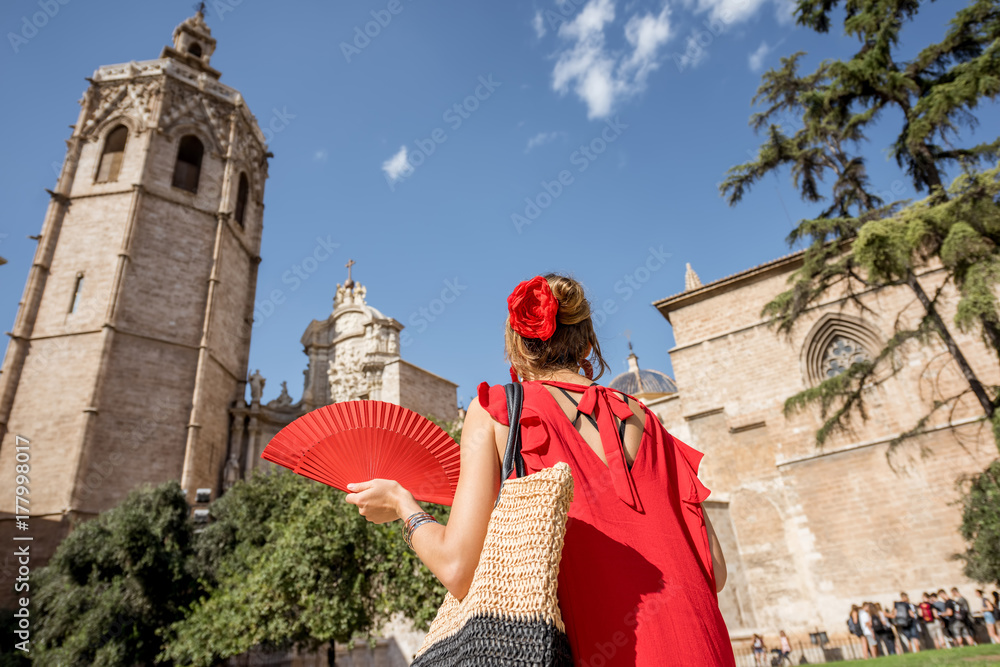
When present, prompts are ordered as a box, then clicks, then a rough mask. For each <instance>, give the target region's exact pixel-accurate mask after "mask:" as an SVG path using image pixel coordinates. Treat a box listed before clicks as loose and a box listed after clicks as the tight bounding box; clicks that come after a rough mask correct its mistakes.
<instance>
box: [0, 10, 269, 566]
mask: <svg viewBox="0 0 1000 667" xmlns="http://www.w3.org/2000/svg"><path fill="white" fill-rule="evenodd" d="M215 47H216V40H215V39H214V38H213V37H212V34H211V31H210V30H209V28H208V26H207V25H206V24H205V21H204V16H203V15H202V13H201V11H199V12H198V13H197V14H196V15H195V16H192V17H191V18H189V19H187V20H186V21H184V22H183V23H181V24H180V25H179V26H177V28H176V30H174V33H173V46H167V47H164V49H163V51H162V53H161V54H160V57H159V58H158V59H156V60H146V61H141V62H136V61H132V62H130V63H126V64H122V65H107V66H104V67H101V68H99V69H98V70H97V71H96V72H95V73H94V75H93V77H92V78H91V79H88V81H89V82H90V87H89V88H88V89H87V90H86V92H85V93H84V96H83V99H82V100H81V101H80V104H81V107H82V109H81V110H80V116H79V119H78V120H77V123H76V125H75V126H73V133H72V136H70V138H69V140H68V141H67V142H66V143H67V146H68V148H67V152H66V158H65V160H64V162H63V167H62V172H61V174H60V176H59V180H58V182H57V183H56V186H55V189H54V190H53V191H51V193H50V194H51V201H50V203H49V206H48V210H47V212H46V215H45V220H44V223H43V225H42V232H41V237H40V240H39V245H38V249H37V251H36V253H35V259H34V263H33V264H32V267H31V270H30V272H29V274H28V280H27V284H26V286H25V289H24V296H23V298H22V300H21V303H20V308H19V310H18V313H17V319H16V320H15V323H14V327H13V331H12V332H11V333H10V337H11V341H10V343H9V345H8V348H7V354H6V356H5V358H4V362H3V371H2V375H0V470H4V471H6V472H5V474H7V473H10V474H13V470H14V467H13V466H14V459H15V456H14V455H15V451H14V443H15V438H18V439H20V438H26V439H27V440H28V441H29V442H30V453H31V461H30V465H31V517H32V527H31V530H32V532H35V533H36V537H35V540H36V541H35V544H36V545H37V549H38V550H39V551H42V552H43V553H44V552H46V548H45V547H44V546H43V544H41V543H40V542H39V541H41V542H46V541H47V542H48V544H49V546H50V547H52V546H53V545H54V544H55V543H57V542H58V540H60V539H61V538H62V536H63V535H64V534H65V532H66V531H67V530H68V529H69V528H70V527H71V525H72V523H73V521H74V520H75V519H78V518H86V517H89V516H92V515H94V514H96V513H98V512H101V511H103V510H106V509H108V508H110V507H112V506H114V505H116V504H117V503H118V502H119V501H120V500H121V499H122V498H123V497H124V496H125V495H126V494H127V493H128V491H129V490H131V489H132V488H134V487H135V486H137V485H139V484H141V483H143V482H151V483H160V482H163V481H166V480H170V479H176V480H180V482H181V485H182V486H183V487H184V488H185V489H186V490H187V492H188V498H189V500H192V501H193V500H194V496H195V492H196V490H197V489H208V490H210V491H209V493H208V494H206V493H204V492H203V493H202V494H200V495H202V496H205V495H211V496H212V497H214V495H215V494H216V493H217V491H218V489H219V486H220V483H221V475H222V467H223V465H224V464H225V455H226V447H227V432H228V427H229V423H228V422H229V412H228V408H229V406H230V404H231V403H232V402H233V401H234V400H235V399H236V398H237V397H238V396H242V395H243V393H244V390H245V384H246V377H247V357H248V354H249V347H250V326H251V321H252V311H253V302H254V292H255V287H256V281H257V265H258V263H259V262H260V256H259V253H260V242H261V229H262V221H263V212H264V205H263V198H264V181H265V180H266V179H267V168H268V164H267V158H268V157H270V153H268V150H267V146H266V144H265V140H264V135H263V134H262V133H261V130H260V128H259V127H258V125H257V122H256V119H255V118H254V116H253V114H251V113H250V111H249V109H248V108H247V106H246V104H245V102H244V100H243V98H242V96H241V95H240V93H239V92H238V91H236V90H234V89H233V88H230V87H229V86H226V85H223V84H222V83H220V82H219V78H220V72H219V71H218V70H216V69H214V68H212V66H211V57H212V53H213V52H214V51H215ZM13 495H14V494H13V493H9V494H6V496H7V497H4V498H2V499H0V538H2V537H3V535H4V534H9V533H10V532H11V531H12V530H13V529H12V527H11V525H12V523H13V522H12V513H13V512H14V506H13V502H14V501H13ZM42 533H45V534H46V535H48V537H47V538H46V537H44V536H43V534H42ZM48 553H51V549H49V550H48Z"/></svg>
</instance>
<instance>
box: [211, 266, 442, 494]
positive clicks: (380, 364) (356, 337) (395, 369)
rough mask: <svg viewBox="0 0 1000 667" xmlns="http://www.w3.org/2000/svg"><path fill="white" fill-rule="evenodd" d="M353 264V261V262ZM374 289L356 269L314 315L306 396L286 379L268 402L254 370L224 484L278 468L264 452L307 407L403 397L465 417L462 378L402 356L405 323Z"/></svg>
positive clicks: (416, 406)
mask: <svg viewBox="0 0 1000 667" xmlns="http://www.w3.org/2000/svg"><path fill="white" fill-rule="evenodd" d="M351 264H353V261H352V262H349V265H351ZM366 295H367V289H366V288H365V286H364V285H362V284H360V283H356V282H354V281H353V280H352V279H351V278H350V273H349V274H348V279H347V281H346V282H345V283H344V284H343V285H339V284H338V285H337V290H336V295H335V296H334V299H333V311H332V312H331V313H330V315H329V317H327V318H326V319H325V320H313V321H312V322H310V323H309V325H308V326H307V327H306V330H305V333H303V334H302V341H301V342H302V347H303V350H304V352H305V354H306V356H307V357H308V359H309V361H308V367H307V368H306V370H305V371H303V375H304V376H305V381H304V386H303V391H302V398H301V399H300V400H299V401H298V402H297V403H293V402H292V397H291V396H290V395H289V393H288V385H287V383H286V382H282V383H281V393H280V394H279V396H278V397H277V398H275V399H273V400H271V401H268V402H267V403H262V399H261V397H262V395H263V390H264V385H265V382H266V379H265V378H264V377H263V376H261V375H260V372H259V371H255V372H254V373H253V374H252V375H251V376H250V377H249V385H250V403H249V404H247V402H246V401H245V400H244V398H243V397H242V396H241V397H238V398H237V399H236V403H235V405H234V407H233V408H232V409H231V411H230V412H231V415H232V419H231V423H232V429H231V432H230V443H229V460H228V461H227V462H226V468H225V471H224V474H223V490H225V489H228V488H229V487H230V486H232V485H233V484H234V483H236V481H237V480H238V479H241V478H246V477H247V476H248V475H249V474H251V473H252V471H253V469H254V468H257V467H260V468H265V469H271V468H273V467H274V464H273V463H270V462H269V461H264V460H262V459H261V458H260V454H261V452H262V451H263V450H264V447H265V446H266V445H267V443H268V442H269V441H270V439H271V438H272V437H274V435H275V434H276V433H277V432H278V431H280V430H281V429H282V428H284V427H285V426H287V425H288V424H289V423H291V422H292V421H294V420H295V419H297V418H299V417H301V416H302V415H304V414H306V413H307V412H311V411H312V410H315V409H316V408H319V407H321V406H324V405H330V404H331V403H340V402H343V401H357V400H373V401H386V402H388V403H395V404H397V405H401V406H403V407H404V408H408V409H410V410H413V411H414V412H416V413H418V414H422V415H427V416H430V417H434V418H436V419H438V420H440V421H445V422H451V421H454V420H456V419H458V418H459V416H460V413H459V409H458V398H457V385H456V384H455V383H454V382H451V381H450V380H446V379H444V378H442V377H439V376H437V375H435V374H433V373H431V372H430V371H427V370H424V369H423V368H420V367H419V366H416V365H415V364H412V363H410V362H408V361H405V360H404V359H403V358H402V357H401V356H400V340H399V334H400V331H402V329H403V325H402V324H400V323H399V322H398V321H396V320H395V319H393V318H391V317H386V316H385V315H383V314H382V313H381V312H380V311H379V310H378V309H376V308H374V307H373V306H370V305H368V303H367V300H366Z"/></svg>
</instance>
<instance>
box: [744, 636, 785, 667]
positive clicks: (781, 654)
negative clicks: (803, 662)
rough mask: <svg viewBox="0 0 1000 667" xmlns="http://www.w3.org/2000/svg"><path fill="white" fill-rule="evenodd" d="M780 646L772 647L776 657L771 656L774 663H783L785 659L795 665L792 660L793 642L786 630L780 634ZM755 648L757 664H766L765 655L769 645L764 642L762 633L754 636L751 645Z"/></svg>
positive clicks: (754, 657)
mask: <svg viewBox="0 0 1000 667" xmlns="http://www.w3.org/2000/svg"><path fill="white" fill-rule="evenodd" d="M778 644H779V648H773V649H771V652H772V653H774V657H773V658H771V663H770V664H772V665H783V664H785V661H788V664H789V665H794V664H795V663H793V662H792V657H791V656H792V644H791V642H789V641H788V636H787V635H786V634H785V631H784V630H782V631H781V633H780V634H779V635H778ZM750 647H751V648H752V649H753V661H754V664H755V665H765V664H767V663H765V655H766V653H767V646H766V645H765V644H764V638H763V637H761V636H760V635H756V634H755V635H754V636H753V643H752V644H751V645H750Z"/></svg>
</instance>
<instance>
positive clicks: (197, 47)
mask: <svg viewBox="0 0 1000 667" xmlns="http://www.w3.org/2000/svg"><path fill="white" fill-rule="evenodd" d="M188 53H190V54H191V55H192V56H194V57H195V58H201V44H199V43H198V42H191V46H189V47H188Z"/></svg>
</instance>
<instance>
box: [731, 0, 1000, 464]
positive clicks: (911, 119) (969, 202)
mask: <svg viewBox="0 0 1000 667" xmlns="http://www.w3.org/2000/svg"><path fill="white" fill-rule="evenodd" d="M839 4H841V3H840V2H839V0H799V2H798V5H797V10H796V15H797V20H798V23H799V24H800V25H803V26H806V27H810V28H812V29H814V30H816V31H817V32H820V33H825V32H828V31H829V30H830V28H831V14H832V12H833V11H834V9H835V8H836V7H837V6H838V5H839ZM919 7H920V3H919V2H918V1H917V0H846V1H845V3H844V10H845V18H844V31H845V33H846V34H847V35H850V36H853V37H855V38H856V39H857V40H858V42H859V43H860V47H859V49H858V51H857V52H856V53H855V54H854V55H853V57H851V58H850V59H849V60H846V61H840V60H832V61H825V62H823V63H821V64H820V65H819V66H818V67H817V69H816V70H815V71H814V72H813V73H811V74H808V75H801V74H800V73H799V68H800V65H801V60H802V57H803V56H804V54H803V53H801V52H800V53H795V54H793V55H791V56H788V57H786V58H783V59H782V60H781V66H780V67H779V68H777V69H774V70H771V71H769V72H767V73H765V74H764V76H763V79H762V82H761V85H760V87H759V88H758V91H757V95H756V96H755V97H754V103H755V104H757V105H761V106H762V107H763V110H761V111H759V112H757V113H755V114H754V115H753V116H752V117H751V119H750V124H751V126H752V127H753V128H754V129H755V131H757V132H758V133H760V134H762V135H763V136H764V143H763V144H762V145H761V147H760V149H759V151H758V154H757V158H756V159H755V160H752V161H750V162H748V163H746V164H742V165H738V166H736V167H733V168H732V169H730V170H729V172H728V174H727V177H726V179H725V181H724V182H723V183H722V185H721V186H720V187H721V191H722V193H723V195H724V196H725V197H726V198H727V200H728V201H729V203H730V204H731V205H735V204H736V203H738V202H739V201H740V200H741V199H742V198H743V197H744V196H746V195H747V193H748V192H749V190H750V189H751V188H752V187H753V186H754V185H756V184H757V183H758V182H759V181H760V180H761V179H762V178H764V177H765V176H766V175H767V174H769V173H772V172H775V171H777V170H781V169H784V168H788V169H789V170H790V172H791V176H792V179H793V182H794V184H795V186H796V188H797V189H798V190H799V191H800V193H801V196H802V198H803V199H804V200H805V201H809V202H817V203H820V202H824V207H823V209H822V210H821V211H820V212H819V214H818V216H817V217H816V218H814V219H809V220H802V221H800V222H799V224H798V226H797V227H796V228H795V229H794V230H793V231H792V233H791V234H790V235H789V236H788V242H789V243H790V244H791V245H795V244H798V243H805V244H806V248H805V250H804V252H803V257H802V266H801V267H800V268H799V269H798V270H797V271H796V272H795V274H793V276H792V278H791V281H790V282H791V285H790V287H789V289H788V290H787V291H785V292H783V293H782V294H780V295H778V296H777V297H776V298H775V299H773V300H772V301H771V302H770V303H768V304H767V305H766V306H765V307H764V309H763V315H764V316H766V317H769V318H771V320H772V322H773V323H774V324H775V325H776V326H777V328H778V330H779V331H782V332H785V333H788V332H790V331H791V330H792V328H793V327H794V326H795V324H796V323H797V322H798V320H799V318H800V317H801V316H802V315H803V314H804V313H805V312H806V311H807V310H808V309H810V308H811V307H813V306H814V305H815V304H816V303H817V302H818V301H819V300H820V299H821V298H822V297H823V296H824V295H829V294H830V293H831V290H834V289H836V290H841V291H842V292H843V294H844V296H845V297H846V299H847V300H848V302H850V303H852V304H853V305H854V306H856V307H857V308H858V310H859V311H860V312H861V313H862V315H865V314H872V313H871V311H870V309H869V308H868V306H867V305H866V303H865V302H864V300H863V299H862V298H861V297H862V295H863V294H864V293H866V292H868V291H871V290H873V289H879V288H882V287H888V286H896V285H903V286H906V287H908V288H910V289H911V290H912V291H913V292H914V295H915V296H916V297H917V299H918V301H919V302H920V304H921V305H922V306H923V308H924V311H925V315H924V317H923V318H921V319H920V320H919V321H918V322H917V323H916V324H910V325H908V328H907V326H903V325H902V324H901V323H899V322H897V324H896V331H895V333H894V335H893V336H892V337H891V339H890V340H889V341H888V343H887V345H886V347H885V348H884V349H883V350H880V351H875V350H873V351H871V352H872V356H873V363H863V364H859V365H857V366H856V367H854V368H851V369H850V370H849V372H847V373H844V374H843V375H841V376H838V377H835V378H831V379H829V380H826V381H824V382H822V383H821V384H819V385H818V386H816V387H812V388H810V389H807V390H805V391H804V392H802V393H800V394H798V395H796V396H793V397H791V398H790V399H788V401H787V402H786V412H792V411H794V410H798V409H801V408H803V407H805V406H807V405H812V404H818V405H819V406H820V410H821V413H822V415H823V418H824V419H825V422H824V424H823V426H822V427H821V428H820V429H819V431H818V432H817V434H816V435H817V442H818V443H819V444H822V443H823V442H824V441H825V439H826V438H827V437H828V436H829V435H830V434H831V433H832V432H834V431H836V430H839V429H843V428H845V427H846V425H847V423H848V421H849V419H850V416H851V415H852V414H859V415H860V416H861V417H862V418H866V413H865V396H866V393H865V391H866V389H867V387H870V386H871V385H872V384H873V383H875V382H878V381H881V380H883V379H885V378H886V377H891V376H892V375H894V374H895V373H896V372H898V370H899V366H898V364H899V353H901V352H902V351H903V350H904V346H905V345H906V344H908V343H909V342H910V341H914V342H922V343H926V342H928V341H929V339H930V338H931V337H937V338H939V339H940V340H941V341H942V342H943V343H944V344H945V346H946V348H947V349H948V352H949V353H950V354H951V356H952V357H953V359H954V362H955V363H956V365H957V366H958V367H959V369H960V371H961V372H962V373H963V375H964V377H965V379H966V380H967V382H968V389H967V390H965V391H963V392H961V393H960V394H958V395H956V396H952V397H948V398H946V399H944V400H943V401H940V402H939V403H937V404H935V406H934V407H933V410H932V412H933V411H934V410H937V409H939V408H941V407H944V406H946V405H949V404H950V405H952V406H953V405H954V404H955V403H956V402H957V401H958V400H959V399H960V398H961V397H962V396H963V395H965V394H967V393H971V394H973V395H974V397H975V398H976V400H978V401H979V403H980V405H981V406H982V408H983V411H984V412H985V413H986V415H987V417H989V418H991V419H992V420H993V422H994V433H995V435H996V436H997V443H998V447H1000V411H998V410H997V409H996V408H997V406H998V404H1000V403H998V397H997V396H998V391H997V388H996V387H984V386H983V385H982V383H981V382H980V381H979V379H978V378H977V377H976V375H975V373H974V372H973V370H972V368H971V366H970V365H969V364H968V362H967V361H966V360H965V358H964V356H963V354H962V352H961V350H960V349H959V348H958V346H957V344H956V343H955V340H954V338H953V336H952V334H951V332H950V330H949V328H948V326H947V324H946V323H945V322H944V321H943V319H942V318H941V317H940V315H939V314H938V310H939V308H938V304H937V299H938V297H939V294H927V293H926V292H925V290H924V288H923V286H922V285H921V283H920V281H919V280H918V279H917V273H918V271H919V270H921V269H923V268H925V267H927V266H929V265H937V266H941V267H942V268H943V269H944V270H945V271H946V272H947V274H946V275H947V277H946V283H947V282H950V283H951V284H953V285H955V286H956V287H957V288H958V295H959V301H958V312H957V315H956V317H955V323H954V324H955V325H956V326H957V327H959V328H960V329H962V330H964V331H972V330H978V331H979V332H980V333H981V335H982V337H983V339H984V341H985V342H986V343H987V345H989V346H991V347H992V348H993V349H994V350H996V351H997V354H998V358H1000V315H998V312H1000V311H998V303H997V298H996V290H997V287H998V285H1000V249H998V247H1000V206H998V204H1000V194H998V193H1000V166H997V158H998V156H1000V138H998V139H995V140H993V141H990V142H986V143H981V144H977V145H966V146H963V145H959V144H960V143H961V139H962V135H961V134H960V131H961V130H962V128H963V127H964V128H972V127H975V126H976V125H977V119H976V117H975V115H974V113H973V112H974V111H975V110H976V109H977V108H978V106H979V104H980V103H981V102H982V101H983V100H986V99H995V98H996V97H997V96H998V95H1000V0H972V2H970V3H969V5H968V6H967V7H965V8H963V9H960V10H959V11H958V12H957V13H956V15H955V17H954V18H953V19H952V21H951V23H950V26H949V28H948V30H947V32H946V34H945V36H944V38H943V39H942V40H941V41H940V42H938V43H936V44H931V45H928V46H926V47H925V48H924V49H922V50H921V51H920V52H919V53H918V54H917V55H916V57H914V58H913V59H911V60H901V59H900V58H898V57H897V51H898V47H899V43H900V35H901V31H902V29H903V26H904V25H905V24H906V23H907V22H908V21H909V20H910V19H912V18H913V17H914V16H915V15H916V13H917V12H918V10H919ZM886 111H891V112H892V114H891V115H888V117H889V118H901V120H902V122H901V124H900V126H899V130H898V133H897V136H896V139H895V141H894V142H893V144H892V145H891V147H890V152H891V154H892V155H893V156H894V157H895V159H896V162H897V163H898V165H899V166H900V167H901V168H902V169H903V170H904V171H905V172H906V174H907V175H908V177H909V179H910V181H911V182H912V184H913V187H914V188H915V189H916V190H917V191H918V192H921V191H926V192H927V197H926V198H925V199H923V200H921V201H918V202H915V203H910V202H907V201H891V202H887V201H884V200H883V199H882V198H881V197H879V196H878V195H877V194H876V193H874V192H873V191H872V189H871V185H870V179H869V176H868V173H867V170H866V166H865V160H864V158H863V157H861V156H860V155H859V154H858V152H859V151H860V149H861V147H862V146H863V145H864V144H865V143H866V142H867V137H866V131H867V130H868V129H869V128H871V127H872V126H873V125H874V124H876V123H878V122H880V121H883V120H884V119H885V118H886V117H887V114H886V113H885V112H886ZM789 118H792V119H794V122H787V119H789ZM984 165H985V167H984ZM950 168H955V169H957V170H959V171H960V172H961V174H960V175H959V176H958V177H957V178H955V179H954V181H953V182H952V184H951V186H950V187H948V188H946V186H945V173H946V170H947V169H950ZM981 168H984V169H985V170H980V169H981ZM927 417H929V415H928V416H925V418H923V419H921V420H920V423H919V424H917V425H916V426H915V427H914V429H912V430H911V431H909V432H907V434H905V435H911V434H915V433H918V432H920V429H921V428H922V427H923V426H924V425H925V424H926V422H927Z"/></svg>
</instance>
